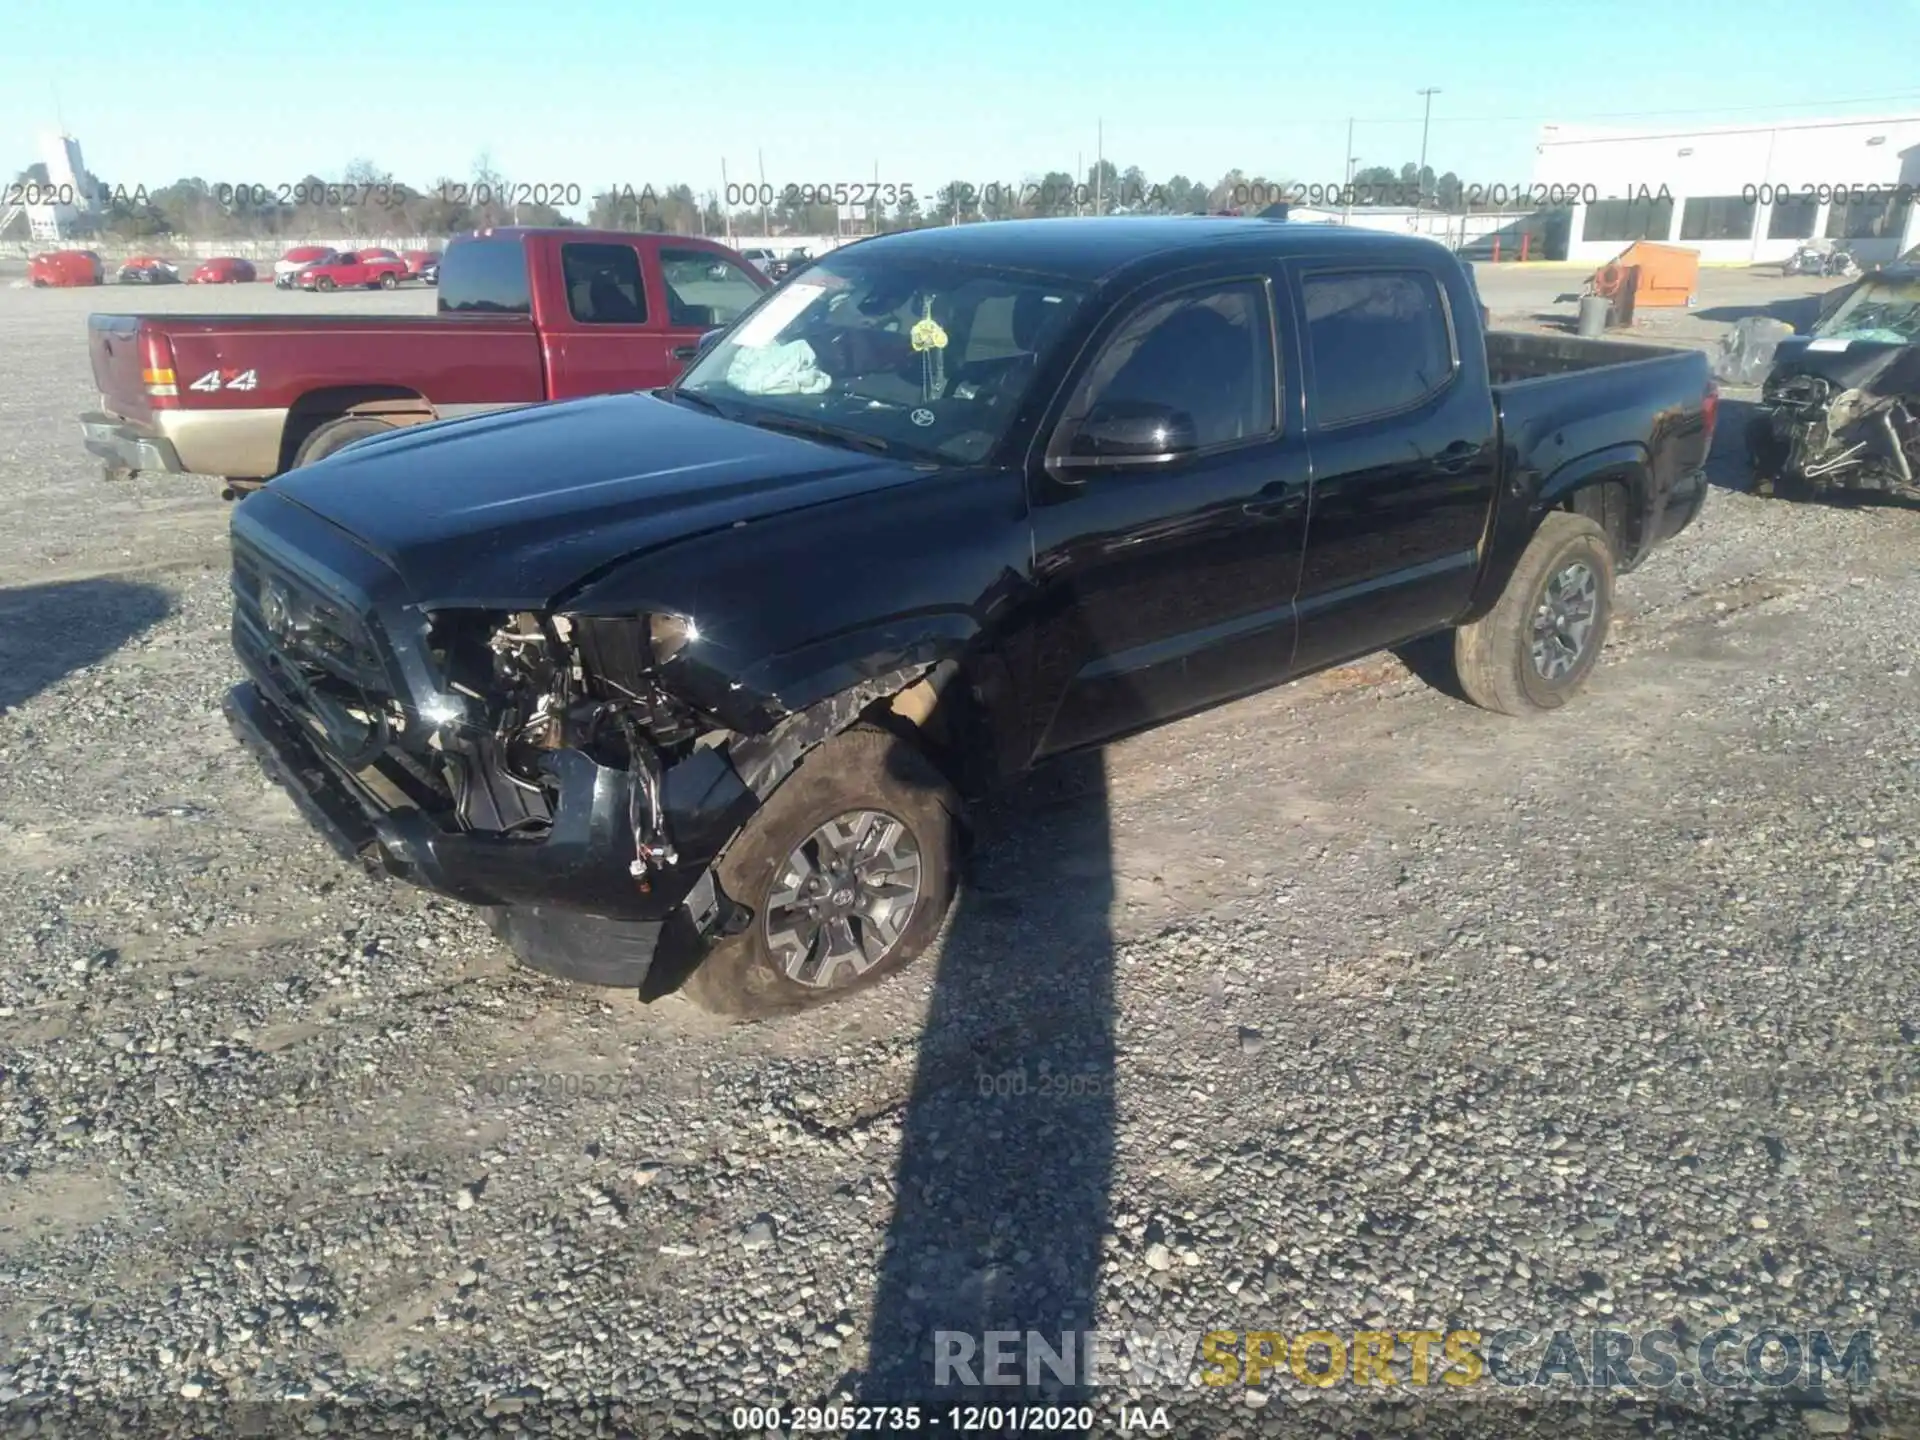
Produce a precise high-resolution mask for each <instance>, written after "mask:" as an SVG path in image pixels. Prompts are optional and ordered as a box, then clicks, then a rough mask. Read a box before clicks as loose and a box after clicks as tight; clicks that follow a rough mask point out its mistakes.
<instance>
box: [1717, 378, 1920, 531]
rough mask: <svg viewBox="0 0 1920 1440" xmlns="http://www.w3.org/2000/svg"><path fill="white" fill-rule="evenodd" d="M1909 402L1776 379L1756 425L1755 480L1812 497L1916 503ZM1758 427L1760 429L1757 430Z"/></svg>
mask: <svg viewBox="0 0 1920 1440" xmlns="http://www.w3.org/2000/svg"><path fill="white" fill-rule="evenodd" d="M1916 399H1920V397H1916V396H1913V395H1899V394H1895V395H1885V394H1876V393H1875V392H1874V391H1872V390H1869V389H1865V388H1860V387H1848V388H1842V387H1841V386H1840V385H1838V384H1836V382H1834V381H1833V380H1830V379H1827V378H1826V377H1824V376H1819V375H1784V376H1782V375H1776V376H1775V377H1773V378H1771V379H1770V380H1769V381H1768V384H1767V387H1766V390H1765V397H1764V404H1765V407H1766V411H1767V413H1766V414H1765V415H1763V416H1762V417H1761V419H1760V420H1759V421H1758V422H1756V429H1757V433H1756V435H1755V436H1754V437H1753V441H1752V448H1753V452H1754V459H1755V462H1756V464H1757V465H1758V466H1759V468H1760V474H1761V476H1762V479H1763V480H1769V481H1774V482H1775V483H1778V482H1779V481H1781V480H1786V481H1788V482H1790V483H1798V484H1800V485H1803V486H1805V487H1808V488H1810V489H1814V490H1820V489H1827V488H1846V489H1853V490H1879V491H1884V492H1887V493H1890V494H1896V495H1903V496H1905V497H1906V498H1908V499H1913V500H1920V485H1916V484H1915V481H1914V477H1915V475H1916V474H1917V473H1920V419H1916V417H1915V412H1914V405H1915V401H1916ZM1761 426H1764V429H1760V428H1759V427H1761Z"/></svg>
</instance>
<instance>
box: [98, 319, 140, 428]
mask: <svg viewBox="0 0 1920 1440" xmlns="http://www.w3.org/2000/svg"><path fill="white" fill-rule="evenodd" d="M147 348H148V347H147V346H145V345H143V344H142V343H141V336H140V317H139V316H138V315H89V316H88V317H87V352H88V357H89V358H90V359H91V360H92V362H93V383H94V385H95V386H96V387H97V388H98V389H99V391H100V395H101V397H102V399H103V400H105V402H106V407H107V409H109V410H111V411H112V412H113V413H114V414H116V415H124V416H125V417H126V418H127V419H129V420H144V419H146V418H147V417H148V416H149V415H150V414H152V412H153V405H152V402H151V401H150V400H149V399H148V397H147V386H146V381H145V380H144V379H143V378H142V376H141V372H142V371H143V370H144V369H147V368H148V365H147V360H146V357H145V355H144V354H143V351H145V350H146V349H147Z"/></svg>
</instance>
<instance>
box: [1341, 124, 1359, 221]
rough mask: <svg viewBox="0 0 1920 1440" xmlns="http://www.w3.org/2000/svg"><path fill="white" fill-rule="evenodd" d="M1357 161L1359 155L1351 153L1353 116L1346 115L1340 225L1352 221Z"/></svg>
mask: <svg viewBox="0 0 1920 1440" xmlns="http://www.w3.org/2000/svg"><path fill="white" fill-rule="evenodd" d="M1359 162H1360V157H1359V156H1358V155H1356V154H1354V153H1353V117H1352V116H1351V115H1349V116H1348V117H1347V183H1346V185H1345V186H1344V187H1342V189H1343V192H1344V193H1343V194H1342V195H1341V199H1342V200H1343V201H1344V202H1345V204H1343V205H1342V206H1341V209H1340V223H1341V224H1342V225H1351V224H1352V223H1353V167H1354V166H1355V165H1357V164H1359Z"/></svg>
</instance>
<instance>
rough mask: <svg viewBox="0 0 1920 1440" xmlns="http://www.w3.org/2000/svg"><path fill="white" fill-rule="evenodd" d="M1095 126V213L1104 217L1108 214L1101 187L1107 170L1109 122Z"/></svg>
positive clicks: (1098, 122)
mask: <svg viewBox="0 0 1920 1440" xmlns="http://www.w3.org/2000/svg"><path fill="white" fill-rule="evenodd" d="M1093 125H1094V129H1093V213H1094V214H1096V215H1102V214H1105V213H1106V206H1105V205H1104V204H1103V203H1102V202H1103V199H1104V196H1103V194H1102V192H1101V188H1100V187H1101V181H1102V179H1103V178H1104V177H1105V175H1106V169H1107V163H1106V162H1107V122H1106V121H1104V120H1096V121H1094V122H1093Z"/></svg>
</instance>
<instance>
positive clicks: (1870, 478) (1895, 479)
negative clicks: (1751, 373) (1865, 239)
mask: <svg viewBox="0 0 1920 1440" xmlns="http://www.w3.org/2000/svg"><path fill="white" fill-rule="evenodd" d="M1822 308H1823V311H1824V313H1823V314H1822V315H1821V317H1820V319H1819V320H1818V321H1816V322H1815V324H1814V325H1813V327H1812V329H1811V330H1810V332H1809V333H1808V334H1806V335H1802V336H1793V337H1789V338H1787V339H1784V340H1782V341H1780V343H1779V346H1778V348H1776V349H1775V350H1774V352H1773V368H1772V370H1771V371H1770V372H1769V373H1768V375H1767V378H1766V381H1765V383H1764V385H1763V386H1762V389H1761V399H1760V404H1759V406H1758V407H1757V411H1756V413H1755V415H1754V417H1753V419H1752V420H1751V421H1749V422H1748V426H1747V437H1746V438H1747V453H1748V457H1749V458H1750V460H1751V461H1752V464H1753V472H1754V481H1755V489H1756V490H1757V491H1759V493H1761V494H1763V495H1774V494H1818V493H1819V492H1821V491H1828V490H1851V491H1879V492H1881V493H1883V494H1888V495H1895V496H1899V497H1901V498H1903V499H1906V500H1920V265H1916V264H1915V263H1914V262H1913V261H1911V260H1908V259H1905V258H1903V259H1902V260H1901V261H1899V262H1897V263H1895V264H1892V265H1888V266H1886V267H1885V268H1883V269H1881V270H1877V271H1875V272H1873V273H1872V274H1869V275H1866V276H1864V277H1862V278H1861V279H1860V280H1858V281H1856V282H1855V283H1854V284H1852V285H1850V286H1847V287H1844V293H1843V294H1841V295H1839V296H1837V297H1836V300H1835V303H1833V304H1832V305H1830V306H1823V307H1822Z"/></svg>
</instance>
